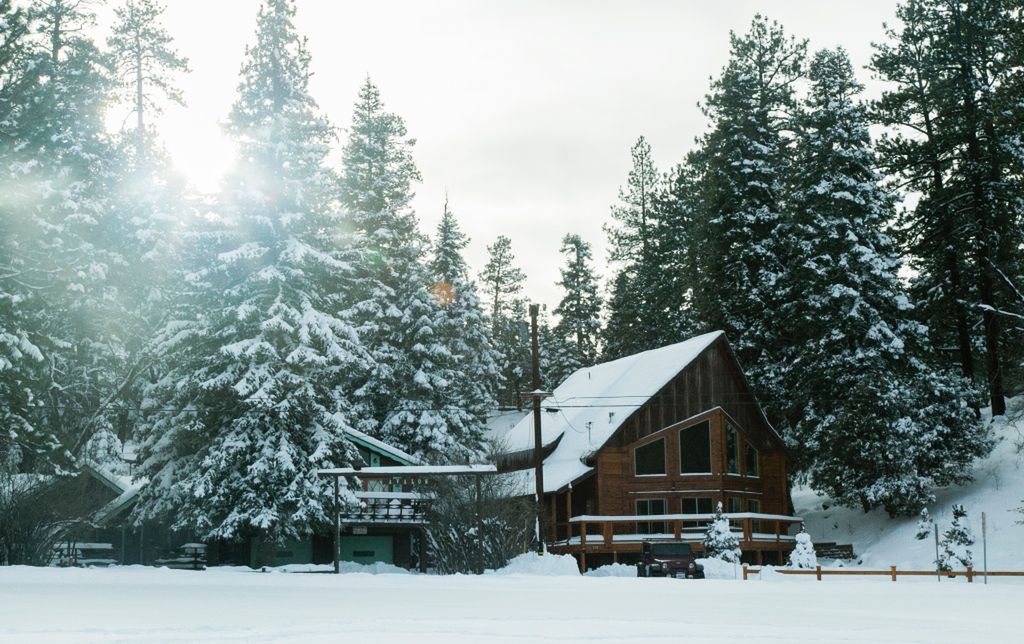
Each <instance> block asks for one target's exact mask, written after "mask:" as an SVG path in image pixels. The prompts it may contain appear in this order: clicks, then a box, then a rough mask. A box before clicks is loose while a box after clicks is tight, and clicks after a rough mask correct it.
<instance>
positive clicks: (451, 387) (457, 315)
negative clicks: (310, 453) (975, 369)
mask: <svg viewBox="0 0 1024 644" xmlns="http://www.w3.org/2000/svg"><path fill="white" fill-rule="evenodd" d="M468 243H469V240H468V239H467V238H466V236H465V234H463V232H462V230H460V228H459V224H458V221H457V220H456V218H455V215H454V214H452V212H451V210H449V209H448V202H447V200H445V205H444V212H443V213H442V216H441V222H440V223H439V224H438V227H437V236H436V237H435V239H434V245H433V253H432V257H431V262H430V273H431V275H430V276H431V280H432V282H433V286H432V291H433V293H434V298H435V300H436V302H437V304H438V306H437V311H436V318H435V320H434V323H433V331H434V333H433V336H434V338H435V339H436V341H437V342H438V343H439V345H440V346H441V347H442V348H443V351H442V352H440V353H439V354H438V355H437V356H436V358H435V360H434V364H435V368H434V373H433V376H435V377H436V378H437V379H438V382H439V386H438V387H437V388H436V389H435V392H436V393H435V395H434V397H433V398H432V399H431V401H432V402H431V404H432V405H433V407H434V409H435V410H436V411H434V415H435V416H436V417H437V425H438V426H439V427H440V429H441V431H439V432H436V433H427V432H425V431H424V430H425V429H426V427H425V424H424V423H423V422H422V421H414V422H411V423H410V424H409V426H410V427H418V428H419V432H418V433H416V434H414V435H411V436H409V437H408V439H407V445H408V446H409V447H410V448H412V450H413V451H416V452H418V453H421V454H424V455H427V456H428V457H433V458H438V457H440V458H442V459H446V460H459V461H466V460H469V459H471V458H473V457H475V456H479V455H480V453H481V451H482V449H483V427H484V423H485V422H486V415H487V412H489V411H490V410H491V409H493V408H494V407H495V405H496V404H497V403H496V402H495V400H494V393H493V389H492V388H493V386H494V383H495V381H496V379H497V378H498V366H497V362H496V358H497V354H496V352H495V350H494V348H493V347H492V345H491V337H490V333H489V329H488V326H487V321H486V320H485V318H484V314H483V311H482V309H481V305H480V298H479V297H478V296H477V292H476V285H475V284H474V283H473V281H472V280H470V278H469V269H468V267H467V265H466V261H465V259H464V258H463V256H462V252H463V249H464V248H465V247H466V245H467V244H468ZM433 458H432V460H433Z"/></svg>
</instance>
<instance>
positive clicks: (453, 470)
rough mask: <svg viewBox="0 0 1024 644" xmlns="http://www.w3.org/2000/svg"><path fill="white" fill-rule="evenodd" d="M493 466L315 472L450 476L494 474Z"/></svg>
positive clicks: (371, 468)
mask: <svg viewBox="0 0 1024 644" xmlns="http://www.w3.org/2000/svg"><path fill="white" fill-rule="evenodd" d="M497 471H498V470H497V468H496V467H495V466H494V465H404V466H389V465H385V466H382V467H362V468H358V469H357V468H354V467H334V468H328V469H322V470H317V472H318V473H319V474H320V475H321V476H359V475H360V474H362V475H365V476H370V475H373V476H399V477H401V476H407V477H413V478H414V477H417V476H451V475H459V474H494V473H495V472H497Z"/></svg>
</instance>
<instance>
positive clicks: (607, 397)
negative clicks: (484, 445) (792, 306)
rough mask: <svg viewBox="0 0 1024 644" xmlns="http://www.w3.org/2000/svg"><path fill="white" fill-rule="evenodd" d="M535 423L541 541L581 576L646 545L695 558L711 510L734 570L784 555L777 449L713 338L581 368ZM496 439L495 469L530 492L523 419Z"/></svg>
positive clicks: (778, 442) (783, 487)
mask: <svg viewBox="0 0 1024 644" xmlns="http://www.w3.org/2000/svg"><path fill="white" fill-rule="evenodd" d="M541 417H542V422H541V428H542V432H541V435H542V443H543V448H542V450H543V452H542V453H543V458H544V468H543V474H544V499H543V503H544V508H545V509H546V519H547V520H546V525H545V526H544V531H545V540H546V541H548V543H549V544H550V550H552V551H554V552H558V553H569V554H572V555H574V556H576V557H577V559H578V560H579V561H580V566H581V569H583V568H587V567H594V566H597V565H602V564H605V563H611V562H614V561H621V562H627V563H628V562H631V561H634V560H635V559H636V558H637V557H638V555H639V552H640V548H641V544H642V542H643V541H644V540H645V539H664V540H681V541H687V542H689V543H690V544H691V546H692V547H693V548H694V549H695V550H698V551H699V550H701V549H702V548H701V541H702V539H703V535H704V531H705V528H706V525H707V523H708V521H709V519H710V518H711V515H712V513H713V512H714V511H715V508H716V506H717V504H718V503H721V504H722V506H723V509H724V511H725V512H726V514H727V516H728V517H729V520H730V524H731V525H732V527H733V530H734V531H735V532H736V533H737V536H738V537H739V538H740V545H741V548H742V550H743V552H744V560H745V561H751V562H757V563H764V562H780V563H781V561H782V560H783V558H784V557H785V555H786V554H787V553H788V552H789V551H790V550H791V549H792V547H793V536H792V533H793V532H795V527H794V526H797V527H798V525H799V523H800V519H799V518H798V517H793V516H790V515H791V504H790V498H789V487H788V484H787V461H788V455H787V451H786V448H785V446H784V443H783V441H782V438H781V437H780V436H779V434H778V433H777V432H776V431H775V429H774V428H772V426H771V424H769V422H768V420H767V418H766V417H765V415H764V413H763V412H762V410H761V408H760V407H759V405H758V404H757V401H756V399H755V397H754V395H753V393H752V391H751V389H750V386H749V384H748V383H747V381H746V378H745V376H744V375H743V371H742V369H741V368H740V365H739V363H738V362H737V360H736V356H735V354H734V353H733V351H732V349H731V348H730V347H729V343H728V341H727V340H726V337H725V334H724V333H721V332H715V333H709V334H705V335H701V336H698V337H695V338H692V339H690V340H687V341H685V342H680V343H678V344H674V345H670V346H667V347H662V348H660V349H655V350H652V351H646V352H643V353H639V354H636V355H632V356H628V357H625V358H621V359H619V360H615V361H612V362H607V363H603V364H599V365H595V366H593V367H587V368H583V369H580V370H578V371H576V372H575V373H573V374H572V375H571V376H570V377H569V378H567V379H566V380H565V382H563V383H562V384H561V385H560V386H559V387H558V388H557V389H555V391H554V392H552V394H551V396H550V397H548V398H546V399H545V400H544V401H543V403H542V414H541ZM505 441H506V444H507V445H508V446H509V449H510V451H509V452H508V453H506V454H505V455H504V457H503V458H502V461H501V466H502V468H503V469H520V468H526V469H523V471H524V474H525V475H526V478H527V479H528V480H527V481H526V482H525V483H524V485H525V486H527V487H526V489H527V490H529V491H531V492H532V491H533V490H534V487H533V486H534V485H535V483H534V481H533V472H532V470H530V469H528V468H529V467H531V465H532V459H533V445H534V423H533V418H532V416H527V417H526V418H523V419H522V420H521V421H520V422H519V423H518V424H516V426H515V427H514V428H513V429H512V430H511V431H510V432H509V433H508V435H507V436H506V437H505Z"/></svg>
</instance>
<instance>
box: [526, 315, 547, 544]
mask: <svg viewBox="0 0 1024 644" xmlns="http://www.w3.org/2000/svg"><path fill="white" fill-rule="evenodd" d="M539 314H540V305H539V304H531V305H530V347H531V349H532V353H533V391H530V392H527V393H524V394H523V397H524V398H531V399H532V400H533V472H534V474H533V477H534V481H535V482H536V484H537V486H536V491H535V495H536V499H535V500H536V509H537V526H536V528H537V535H536V536H537V552H538V553H541V554H543V552H544V535H545V534H546V533H545V531H544V528H545V524H546V523H547V520H546V519H545V517H544V458H543V447H544V445H543V443H542V442H541V441H542V438H541V431H540V424H541V420H540V401H541V400H542V399H544V398H547V397H548V395H549V393H548V392H545V391H541V389H540V341H539V340H538V339H537V316H538V315H539Z"/></svg>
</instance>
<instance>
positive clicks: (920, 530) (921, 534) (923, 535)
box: [914, 508, 935, 541]
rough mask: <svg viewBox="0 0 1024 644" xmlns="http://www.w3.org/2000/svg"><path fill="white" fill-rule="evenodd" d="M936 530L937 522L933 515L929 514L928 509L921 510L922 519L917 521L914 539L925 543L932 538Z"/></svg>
mask: <svg viewBox="0 0 1024 644" xmlns="http://www.w3.org/2000/svg"><path fill="white" fill-rule="evenodd" d="M934 530H935V522H934V521H933V520H932V515H930V514H928V508H921V518H920V519H918V521H917V532H915V533H914V538H915V539H917V540H918V541H924V540H925V539H927V538H928V537H930V536H932V532H933V531H934Z"/></svg>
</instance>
